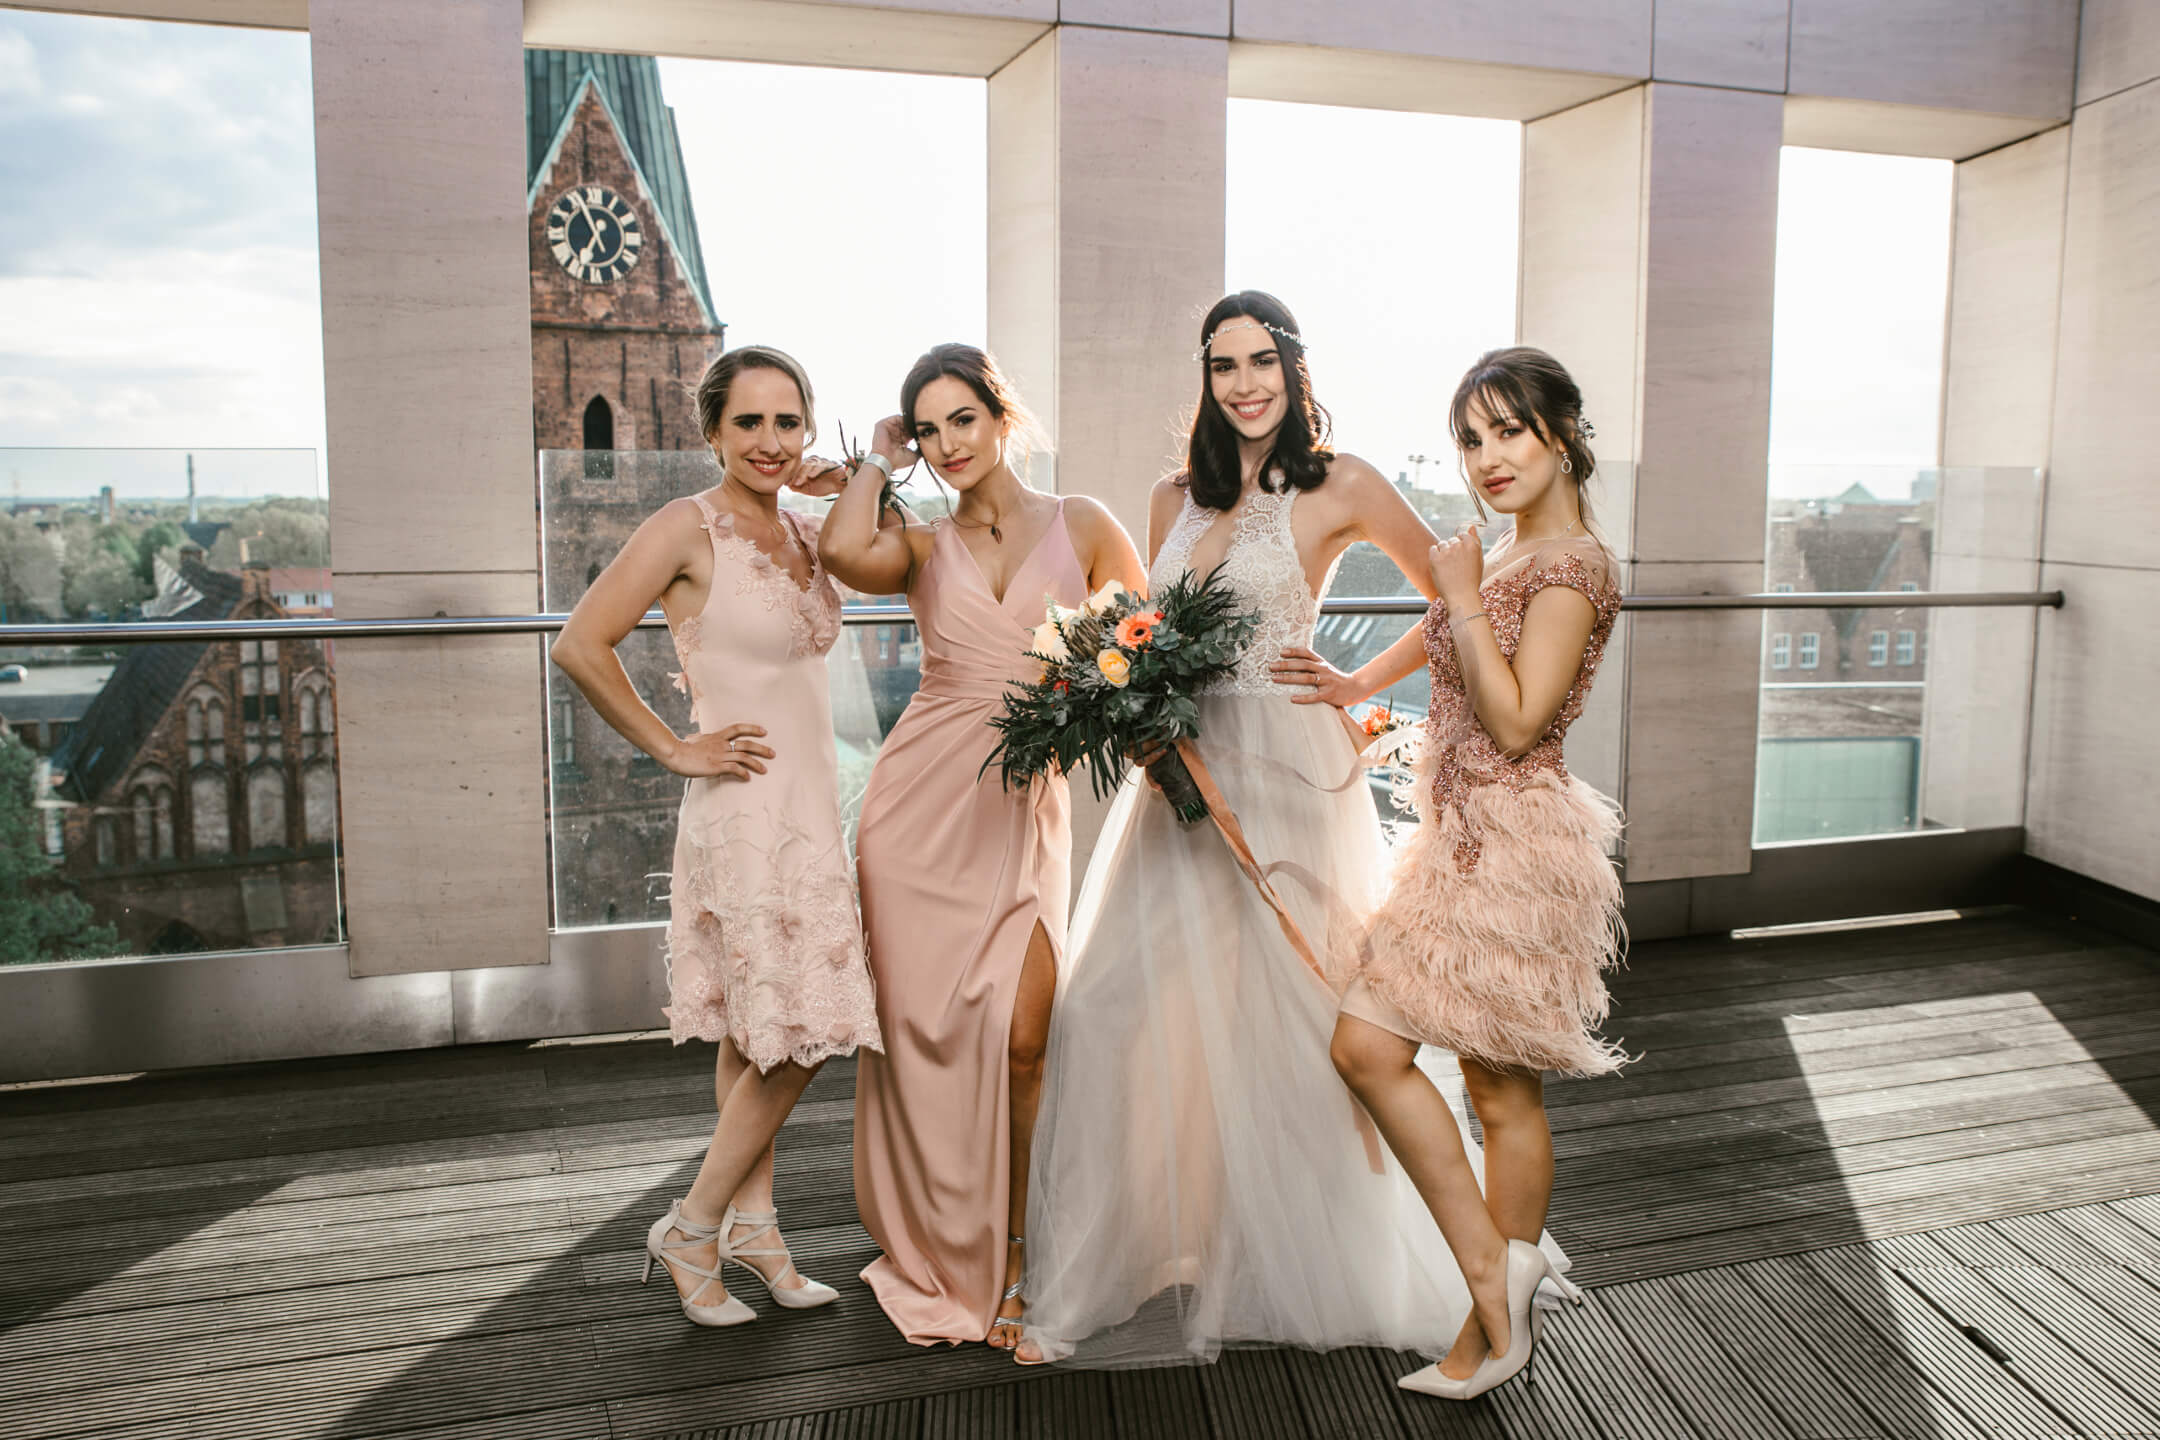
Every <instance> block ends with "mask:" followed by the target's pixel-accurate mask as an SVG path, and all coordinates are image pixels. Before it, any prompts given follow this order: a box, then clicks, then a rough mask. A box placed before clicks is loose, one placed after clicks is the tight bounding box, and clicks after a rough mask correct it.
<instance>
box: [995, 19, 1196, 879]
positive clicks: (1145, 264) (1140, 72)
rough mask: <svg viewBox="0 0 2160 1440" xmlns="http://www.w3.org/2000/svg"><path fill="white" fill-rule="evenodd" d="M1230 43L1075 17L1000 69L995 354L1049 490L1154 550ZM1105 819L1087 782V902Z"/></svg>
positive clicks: (1186, 390) (1079, 849) (1082, 798)
mask: <svg viewBox="0 0 2160 1440" xmlns="http://www.w3.org/2000/svg"><path fill="white" fill-rule="evenodd" d="M1173 8H1174V7H1173ZM1229 51H1230V47H1229V44H1228V42H1227V41H1225V40H1220V39H1209V38H1203V37H1194V36H1189V35H1172V34H1162V33H1148V32H1145V31H1141V30H1111V29H1099V28H1095V27H1092V26H1086V25H1060V26H1059V27H1058V28H1057V29H1055V30H1053V31H1051V32H1050V33H1049V34H1047V35H1045V36H1044V37H1043V38H1042V39H1040V40H1038V41H1036V42H1035V44H1033V45H1032V46H1030V47H1029V48H1028V49H1027V50H1026V51H1024V52H1023V53H1022V54H1021V55H1020V56H1019V57H1018V58H1017V59H1015V60H1013V61H1012V62H1011V63H1010V64H1008V65H1007V66H1005V68H1004V69H1002V70H1000V71H998V73H997V74H995V75H993V76H991V77H990V137H989V138H990V245H989V260H990V307H989V308H990V348H991V349H992V350H994V351H996V352H997V355H998V358H999V359H1000V360H1001V361H1002V362H1003V363H1004V365H1005V366H1006V368H1007V369H1008V370H1009V371H1011V373H1012V375H1013V377H1014V379H1015V380H1016V381H1017V382H1018V384H1019V386H1020V389H1021V393H1022V394H1023V395H1025V396H1026V397H1027V400H1028V403H1029V404H1030V405H1032V406H1033V407H1034V408H1035V411H1036V413H1037V415H1039V416H1040V417H1041V419H1042V421H1043V424H1044V426H1045V427H1046V428H1047V429H1048V430H1049V432H1050V438H1051V443H1052V445H1053V446H1054V447H1055V451H1056V454H1055V458H1054V461H1053V462H1052V463H1045V459H1044V457H1041V456H1038V457H1036V459H1035V462H1034V465H1033V469H1032V472H1031V473H1032V476H1033V478H1034V479H1035V481H1036V483H1037V484H1043V485H1049V486H1052V487H1054V488H1055V489H1057V490H1059V491H1060V492H1063V493H1066V494H1078V495H1092V496H1094V497H1095V498H1097V499H1098V500H1101V501H1102V502H1103V503H1104V504H1106V505H1108V506H1109V507H1110V508H1111V510H1112V511H1114V512H1115V513H1116V515H1117V517H1118V519H1119V520H1121V521H1123V522H1124V524H1125V528H1126V529H1128V530H1130V531H1131V532H1132V536H1133V542H1134V543H1135V544H1136V545H1138V546H1140V548H1141V554H1142V556H1143V558H1144V557H1145V555H1146V552H1147V510H1148V490H1149V488H1150V487H1151V486H1153V485H1154V483H1155V482H1156V481H1157V480H1158V479H1160V478H1161V477H1162V476H1163V475H1164V474H1166V473H1168V471H1169V470H1170V468H1171V467H1172V466H1173V465H1174V464H1175V463H1176V459H1177V448H1178V446H1177V436H1178V429H1179V419H1180V416H1181V413H1182V410H1183V407H1186V406H1189V405H1191V404H1192V403H1193V399H1194V397H1195V396H1196V395H1197V394H1198V393H1199V383H1200V382H1199V375H1200V367H1199V366H1198V365H1197V364H1196V363H1195V362H1194V361H1193V358H1192V355H1193V350H1194V348H1195V346H1196V344H1197V343H1198V340H1199V327H1200V320H1201V318H1202V317H1203V316H1204V315H1205V314H1206V313H1207V308H1208V306H1210V305H1212V304H1214V303H1215V301H1216V299H1217V298H1218V297H1219V296H1220V295H1221V294H1222V288H1223V202H1224V178H1223V174H1224V161H1225V146H1226V135H1227V130H1228V125H1229V103H1230V90H1229ZM1105 809H1106V807H1105V806H1103V805H1100V804H1098V803H1096V802H1095V801H1094V800H1093V799H1092V798H1091V797H1090V796H1089V794H1088V790H1087V787H1086V786H1085V785H1084V784H1080V785H1075V786H1074V787H1073V874H1074V876H1075V877H1076V883H1075V885H1074V887H1073V888H1074V893H1075V895H1076V896H1077V894H1078V891H1079V886H1078V884H1077V877H1078V876H1080V875H1082V874H1084V873H1086V869H1087V863H1088V857H1089V855H1090V854H1091V853H1092V852H1093V850H1094V848H1095V836H1096V834H1097V833H1098V831H1099V830H1100V829H1101V826H1102V817H1103V814H1104V812H1105Z"/></svg>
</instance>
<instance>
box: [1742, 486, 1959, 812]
mask: <svg viewBox="0 0 2160 1440" xmlns="http://www.w3.org/2000/svg"><path fill="white" fill-rule="evenodd" d="M1934 512H1935V506H1934V495H1933V491H1932V489H1931V488H1930V487H1929V486H1928V484H1927V483H1926V481H1925V477H1922V479H1921V481H1920V483H1917V484H1915V486H1914V488H1913V498H1912V499H1910V500H1881V499H1878V498H1877V497H1876V496H1875V494H1874V493H1873V492H1872V491H1870V490H1869V489H1868V488H1867V487H1866V486H1864V485H1861V484H1854V485H1852V486H1850V487H1849V488H1847V489H1846V490H1844V491H1842V492H1841V493H1839V494H1837V495H1835V496H1832V497H1830V498H1828V499H1812V500H1774V501H1772V502H1771V506H1770V536H1769V547H1768V553H1767V556H1766V561H1765V570H1764V577H1765V583H1766V584H1767V586H1768V588H1769V589H1770V590H1771V591H1773V592H1778V593H1786V594H1791V595H1792V596H1794V598H1795V599H1796V600H1800V601H1802V603H1803V604H1804V601H1805V597H1806V596H1807V595H1808V594H1809V593H1810V592H1821V591H1871V590H1872V591H1887V592H1898V591H1906V592H1914V593H1917V592H1921V591H1925V590H1927V589H1928V588H1929V585H1930V577H1931V572H1932V557H1933V553H1934V542H1935V534H1934ZM1927 616H1928V612H1927V611H1925V610H1921V609H1915V608H1912V607H1909V606H1899V605H1895V604H1889V605H1883V606H1879V607H1875V608H1871V609H1866V610H1823V609H1806V608H1801V609H1793V610H1772V611H1768V612H1766V613H1765V615H1764V617H1763V648H1762V669H1761V683H1762V686H1763V690H1762V713H1761V718H1760V722H1759V726H1760V728H1759V734H1760V737H1761V748H1760V753H1759V755H1758V758H1757V762H1756V797H1755V839H1756V841H1757V843H1768V842H1772V841H1780V840H1815V839H1824V838H1828V837H1829V836H1832V835H1846V834H1850V835H1865V834H1877V833H1881V832H1884V831H1893V830H1903V829H1910V828H1912V827H1913V826H1915V825H1917V824H1918V823H1919V813H1920V812H1919V796H1920V764H1921V756H1920V735H1921V717H1922V711H1923V706H1924V701H1925V696H1926V693H1927V692H1926V687H1925V683H1924V682H1925V681H1926V678H1927V645H1928V627H1927Z"/></svg>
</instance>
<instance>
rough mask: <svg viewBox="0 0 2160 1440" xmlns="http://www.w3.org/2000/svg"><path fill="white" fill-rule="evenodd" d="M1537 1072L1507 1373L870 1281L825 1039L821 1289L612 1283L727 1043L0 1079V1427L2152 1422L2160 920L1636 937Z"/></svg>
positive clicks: (975, 1429)
mask: <svg viewBox="0 0 2160 1440" xmlns="http://www.w3.org/2000/svg"><path fill="white" fill-rule="evenodd" d="M1615 989H1616V995H1617V1005H1616V1011H1615V1021H1614V1025H1613V1031H1614V1033H1616V1034H1618V1035H1619V1036H1621V1037H1623V1038H1624V1040H1625V1043H1626V1044H1627V1045H1628V1047H1629V1048H1630V1049H1631V1050H1632V1051H1636V1052H1639V1053H1641V1054H1642V1055H1643V1059H1642V1060H1641V1062H1640V1063H1639V1064H1637V1065H1636V1066H1634V1067H1632V1068H1631V1069H1630V1070H1629V1071H1628V1072H1627V1073H1626V1074H1625V1075H1623V1076H1621V1077H1618V1078H1615V1079H1608V1080H1601V1081H1594V1082H1561V1083H1557V1084H1554V1085H1553V1086H1552V1087H1551V1089H1550V1100H1551V1105H1552V1116H1553V1125H1554V1131H1555V1135H1556V1142H1557V1149H1558V1155H1559V1188H1558V1195H1557V1198H1556V1202H1555V1207H1554V1213H1553V1220H1552V1228H1553V1230H1554V1232H1555V1233H1556V1235H1557V1236H1558V1237H1559V1238H1560V1240H1561V1242H1562V1243H1563V1244H1564V1245H1565V1246H1566V1247H1567V1248H1568V1250H1569V1252H1570V1253H1571V1254H1572V1255H1573V1257H1574V1258H1575V1262H1576V1269H1575V1275H1576V1277H1577V1278H1578V1279H1580V1280H1582V1281H1584V1282H1585V1283H1586V1284H1587V1285H1589V1286H1590V1287H1591V1294H1590V1298H1589V1300H1588V1302H1587V1303H1586V1304H1585V1305H1583V1306H1581V1307H1578V1308H1575V1309H1572V1310H1570V1311H1568V1312H1566V1313H1564V1314H1562V1315H1560V1316H1558V1317H1556V1319H1555V1320H1554V1322H1553V1323H1552V1324H1551V1325H1549V1326H1548V1327H1547V1330H1546V1345H1545V1347H1544V1359H1543V1362H1542V1363H1541V1365H1540V1367H1539V1368H1540V1381H1539V1384H1538V1385H1537V1387H1536V1388H1535V1389H1527V1388H1523V1387H1521V1386H1519V1385H1518V1386H1509V1387H1507V1388H1506V1389H1505V1390H1503V1391H1502V1392H1499V1393H1498V1394H1496V1395H1495V1396H1493V1397H1490V1398H1489V1399H1487V1400H1485V1401H1481V1402H1478V1403H1476V1404H1472V1405H1448V1404H1445V1403H1443V1402H1438V1401H1429V1400H1424V1399H1421V1398H1419V1397H1415V1396H1409V1395H1404V1394H1402V1393H1401V1392H1398V1391H1397V1390H1396V1389H1395V1388H1394V1387H1393V1384H1392V1381H1393V1379H1394V1377H1395V1376H1396V1375H1398V1374H1400V1373H1402V1372H1404V1371H1406V1370H1408V1369H1411V1368H1413V1366H1414V1363H1415V1362H1414V1361H1413V1360H1412V1359H1411V1358H1410V1357H1406V1356H1397V1355H1391V1354H1384V1353H1379V1352H1372V1351H1343V1352H1337V1353H1334V1354H1329V1355H1313V1354H1306V1353H1302V1352H1282V1351H1245V1352H1237V1353H1233V1354H1229V1355H1226V1356H1225V1357H1224V1358H1223V1360H1222V1361H1221V1363H1219V1364H1217V1365H1215V1366H1211V1367H1206V1368H1196V1369H1194V1368H1187V1369H1172V1370H1164V1371H1150V1372H1140V1373H1119V1374H1102V1373H1089V1372H1078V1371H1059V1370H1057V1369H1055V1368H1054V1367H1053V1368H1051V1369H1048V1370H1037V1371H1026V1372H1023V1371H1021V1370H1019V1369H1017V1368H1016V1367H1015V1366H1013V1365H1012V1364H1011V1363H1010V1362H1009V1361H1008V1360H1006V1359H1004V1358H1003V1357H1002V1356H1000V1355H996V1354H993V1353H992V1352H990V1351H988V1350H986V1349H985V1348H984V1347H981V1346H970V1347H966V1348H964V1349H941V1350H937V1351H923V1350H917V1349H915V1348H913V1347H911V1346H908V1345H907V1344H905V1343H904V1342H902V1341H901V1340H900V1339H899V1338H898V1337H897V1336H896V1335H895V1334H894V1333H893V1331H892V1329H891V1328H890V1326H888V1325H887V1324H886V1323H885V1321H884V1319H883V1317H882V1315H881V1314H880V1313H879V1311H878V1309H877V1307H876V1305H875V1303H874V1302H873V1301H872V1300H871V1298H870V1296H869V1293H868V1291H867V1290H866V1289H865V1288H864V1287H863V1286H862V1284H861V1283H860V1282H859V1281H857V1280H855V1279H853V1276H854V1274H855V1272H856V1271H858V1270H859V1269H860V1268H861V1267H862V1266H863V1265H864V1264H865V1263H867V1261H868V1260H869V1259H870V1255H871V1252H870V1248H869V1244H868V1240H867V1237H866V1236H865V1235H864V1234H863V1232H862V1230H861V1228H860V1226H859V1225H858V1224H857V1223H856V1217H855V1212H854V1207H853V1204H852V1200H851V1198H850V1195H849V1187H850V1180H849V1150H848V1131H849V1119H850V1114H851V1102H850V1087H851V1084H852V1080H853V1074H852V1067H851V1066H849V1065H845V1064H835V1065H833V1066H830V1067H828V1069H827V1070H826V1072H825V1073H824V1074H822V1075H820V1076H819V1078H818V1080H817V1081H816V1082H815V1084H814V1085H813V1086H812V1088H811V1090H810V1092H809V1094H808V1095H807V1096H806V1097H805V1099H804V1101H803V1103H802V1105H801V1106H800V1107H799V1108H798V1110H797V1112H796V1115H795V1117H794V1119H793V1120H792V1121H791V1122H790V1124H789V1127H788V1129H787V1131H786V1133H785V1135H784V1136H783V1139H782V1143H781V1147H780V1161H779V1166H780V1176H779V1189H780V1195H781V1204H782V1209H783V1211H784V1213H785V1215H786V1218H787V1223H788V1233H789V1236H790V1238H791V1240H792V1242H793V1244H794V1246H795V1253H796V1255H797V1257H798V1259H800V1261H801V1262H802V1264H803V1267H804V1268H805V1269H806V1270H807V1271H809V1272H810V1273H812V1274H814V1275H817V1276H819V1277H821V1278H823V1279H826V1280H827V1281H829V1282H831V1283H834V1284H836V1285H839V1286H840V1287H841V1291H842V1298H841V1300H840V1302H839V1303H838V1304H836V1305H834V1306H832V1307H830V1308H829V1309H826V1310H821V1311H815V1312H811V1313H809V1314H803V1315H795V1314H786V1313H781V1312H775V1311H774V1310H773V1308H772V1307H771V1306H770V1304H769V1302H767V1301H765V1300H764V1299H763V1297H758V1298H757V1299H756V1300H755V1301H754V1302H753V1303H754V1304H756V1305H757V1307H758V1309H759V1310H760V1312H761V1316H762V1318H761V1320H760V1322H759V1323H757V1324H755V1325H751V1326H747V1327H744V1328H743V1329H740V1330H733V1331H728V1332H724V1333H716V1332H700V1331H695V1330H693V1329H691V1328H690V1327H689V1326H687V1325H685V1324H684V1323H683V1321H682V1320H681V1318H680V1317H679V1315H678V1314H677V1313H676V1311H675V1309H674V1306H673V1304H672V1302H671V1300H670V1297H669V1295H668V1294H667V1291H666V1289H665V1288H664V1285H663V1282H662V1281H660V1280H658V1279H656V1280H655V1281H654V1283H653V1285H652V1286H650V1287H647V1288H642V1289H641V1288H640V1287H639V1286H638V1285H637V1284H635V1283H634V1282H635V1280H636V1278H637V1271H638V1267H639V1262H640V1250H639V1246H640V1243H641V1239H642V1235H643V1231H644V1228H645V1226H646V1225H647V1224H648V1223H649V1222H650V1220H651V1218H652V1216H654V1215H655V1214H657V1213H658V1212H659V1211H660V1210H661V1209H662V1208H663V1207H664V1206H665V1204H666V1200H667V1197H669V1196H670V1195H673V1194H677V1193H680V1191H681V1190H682V1189H683V1188H684V1187H685V1186H686V1184H687V1183H688V1179H689V1177H690V1175H691V1174H692V1173H693V1172H694V1170H695V1167H696V1159H697V1156H698V1154H699V1151H700V1149H701V1147H702V1145H703V1142H704V1139H705V1136H706V1134H707V1133H708V1127H709V1125H710V1123H711V1104H712V1100H711V1079H710V1069H709V1066H710V1051H709V1049H706V1048H704V1047H686V1048H684V1049H683V1050H680V1051H677V1050H674V1049H671V1048H670V1047H669V1046H667V1045H666V1044H664V1043H661V1042H658V1041H654V1040H649V1039H648V1040H640V1041H621V1042H614V1043H604V1044H603V1043H596V1044H556V1045H538V1046H523V1045H517V1046H486V1047H473V1048H468V1049H461V1050H451V1051H429V1052H418V1053H410V1054H401V1055H388V1056H377V1057H368V1058H363V1059H354V1060H338V1061H321V1062H308V1063H299V1064H287V1065H266V1066H251V1067H245V1068H238V1069H232V1070H224V1071H215V1072H201V1073H190V1074H180V1075H160V1076H149V1077H144V1078H138V1079H131V1080H123V1081H110V1082H104V1083H88V1084H79V1085H59V1086H45V1087H28V1088H17V1089H13V1090H8V1091H4V1092H0V1440H47V1437H62V1436H68V1437H74V1436H95V1437H99V1440H137V1437H142V1440H149V1437H157V1440H175V1437H204V1440H253V1437H265V1440H267V1437H280V1440H282V1437H288V1436H342V1437H359V1436H387V1435H397V1436H401V1437H408V1440H558V1437H559V1440H589V1437H610V1440H615V1437H620V1440H629V1437H670V1440H691V1437H699V1440H706V1437H711V1440H719V1437H728V1440H751V1437H756V1440H811V1437H817V1440H827V1437H830V1440H840V1437H857V1436H860V1437H870V1436H877V1437H906V1440H915V1437H923V1440H945V1437H955V1440H957V1437H977V1436H980V1437H1005V1436H1013V1435H1019V1436H1061V1435H1075V1436H1080V1435H1103V1436H1118V1437H1131V1440H1141V1437H1154V1436H1162V1437H1165V1440H1169V1437H1177V1440H1184V1437H1191V1436H1215V1437H1220V1440H1244V1437H1256V1440H1270V1437H1285V1440H1289V1437H1343V1440H1349V1437H1365V1436H1451V1437H1452V1436H1464V1437H1479V1440H1503V1437H1548V1436H1549V1437H1555V1440H1570V1437H1583V1440H1625V1437H1666V1436H1690V1437H1692V1436H1717V1437H1722V1436H1733V1437H1746V1440H1755V1437H1786V1436H1791V1437H1830V1436H1887V1437H1907V1436H1971V1437H1977V1436H2012V1437H2026V1436H2049V1435H2090V1436H2103V1435H2104V1436H2129V1435H2156V1436H2160V1125H2156V1124H2155V1117H2156V1115H2160V957H2156V956H2155V955H2154V954H2153V953H2152V952H2150V951H2146V950H2142V949H2139V948H2137V947H2135V946H2130V945H2125V944H2118V943H2115V942H2113V941H2112V940H2110V939H2109V938H2108V937H2106V936H2102V935H2098V934H2095V933H2087V932H2082V931H2077V930H2073V929H2069V928H2066V927H2064V926H2062V925H2059V924H2057V923H2056V922H2053V921H2050V920H2046V919H2043V918H2041V917H2038V916H2034V915H2030V914H2026V913H2022V912H2012V913H2005V914H1997V915H1990V916H1987V917H1984V918H1972V919H1965V920H1960V921H1955V922H1946V923H1939V924H1929V925H1913V926H1903V927H1894V928H1885V929H1869V930H1853V931H1842V932H1831V933H1822V934H1812V935H1806V936H1789V937H1777V938H1769V939H1757V940H1745V941H1738V940H1723V939H1721V940H1696V941H1686V942H1672V943H1660V944H1654V945H1642V946H1639V947H1637V949H1636V951H1635V953H1634V955H1633V957H1632V960H1631V967H1630V969H1629V970H1628V971H1627V972H1626V973H1625V974H1624V975H1622V976H1621V977H1620V978H1619V982H1618V984H1617V985H1616V987H1615Z"/></svg>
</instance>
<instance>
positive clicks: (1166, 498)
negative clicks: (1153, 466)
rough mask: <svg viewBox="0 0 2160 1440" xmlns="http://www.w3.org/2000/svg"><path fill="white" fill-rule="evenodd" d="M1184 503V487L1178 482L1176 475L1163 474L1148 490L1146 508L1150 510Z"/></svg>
mask: <svg viewBox="0 0 2160 1440" xmlns="http://www.w3.org/2000/svg"><path fill="white" fill-rule="evenodd" d="M1184 503H1185V487H1184V486H1183V485H1182V484H1180V483H1178V477H1177V476H1175V475H1165V476H1163V477H1162V479H1160V480H1157V481H1156V482H1155V484H1154V486H1153V488H1151V489H1150V490H1149V491H1148V509H1149V510H1150V511H1154V510H1156V509H1159V508H1161V507H1164V506H1176V505H1182V504H1184Z"/></svg>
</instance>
